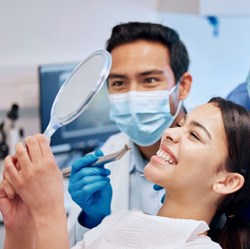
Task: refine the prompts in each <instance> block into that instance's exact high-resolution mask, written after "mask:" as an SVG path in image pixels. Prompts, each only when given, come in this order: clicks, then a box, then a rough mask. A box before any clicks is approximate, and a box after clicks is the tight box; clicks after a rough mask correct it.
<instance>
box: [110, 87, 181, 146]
mask: <svg viewBox="0 0 250 249" xmlns="http://www.w3.org/2000/svg"><path fill="white" fill-rule="evenodd" d="M176 89H177V85H176V86H175V87H173V88H172V89H171V90H170V91H168V90H159V91H148V92H147V91H129V92H127V93H121V94H110V95H109V101H110V112H109V116H110V119H111V120H112V121H114V122H115V123H116V125H117V127H118V128H119V129H120V130H121V131H122V132H124V133H126V134H127V135H128V136H129V137H130V138H131V139H132V140H133V141H134V142H135V143H136V144H138V145H141V146H150V145H152V144H154V143H156V142H157V141H158V140H159V139H160V138H161V136H162V134H163V132H164V130H165V129H166V128H168V127H170V126H171V125H172V123H173V121H174V120H175V118H176V116H177V115H178V113H179V110H180V107H181V103H182V102H179V104H178V108H177V111H176V113H175V115H172V114H171V112H170V102H169V96H170V95H171V94H172V93H174V92H175V90H176Z"/></svg>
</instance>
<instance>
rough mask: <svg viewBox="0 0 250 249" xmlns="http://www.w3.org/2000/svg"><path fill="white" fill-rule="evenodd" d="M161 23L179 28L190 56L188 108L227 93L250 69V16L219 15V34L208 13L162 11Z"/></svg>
mask: <svg viewBox="0 0 250 249" xmlns="http://www.w3.org/2000/svg"><path fill="white" fill-rule="evenodd" d="M160 22H161V23H163V24H165V25H168V26H170V27H172V28H174V29H175V30H177V31H178V32H179V34H180V36H181V39H182V40H183V41H184V43H185V44H186V46H187V48H188V51H189V54H190V58H191V64H190V72H191V74H192V75H193V87H192V91H191V94H190V96H189V97H188V99H187V101H186V105H187V107H188V109H192V108H193V107H195V106H196V105H198V104H201V103H204V102H205V101H208V100H209V98H211V97H213V96H215V95H219V96H222V97H226V95H227V94H228V93H229V91H231V90H232V89H233V88H234V87H235V86H236V85H237V84H239V83H241V82H243V81H244V80H245V78H246V76H247V73H248V71H249V69H250V32H249V30H250V17H249V16H245V17H241V16H237V17H230V16H227V17H223V18H222V17H221V18H219V35H218V37H215V36H213V28H212V26H211V25H210V24H209V22H208V21H207V19H206V18H205V17H202V16H194V15H182V14H175V15H173V14H172V15H171V14H166V13H165V14H161V21H160Z"/></svg>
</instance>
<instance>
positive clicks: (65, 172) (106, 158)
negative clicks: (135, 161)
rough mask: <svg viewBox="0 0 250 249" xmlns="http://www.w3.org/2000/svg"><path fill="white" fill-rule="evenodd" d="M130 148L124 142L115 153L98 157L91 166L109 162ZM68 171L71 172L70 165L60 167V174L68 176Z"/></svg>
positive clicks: (120, 156)
mask: <svg viewBox="0 0 250 249" xmlns="http://www.w3.org/2000/svg"><path fill="white" fill-rule="evenodd" d="M130 149H131V148H130V147H129V146H128V145H127V144H125V146H124V147H123V148H122V149H121V150H119V151H117V152H115V153H112V154H109V155H106V156H102V157H99V159H98V160H97V161H96V162H95V163H94V164H93V166H95V165H97V164H101V163H103V164H104V163H110V162H113V161H116V160H119V159H121V158H122V157H123V156H124V155H125V154H126V153H127V151H129V150H130ZM70 172H71V167H67V168H64V169H62V175H63V177H69V176H70Z"/></svg>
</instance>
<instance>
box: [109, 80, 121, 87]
mask: <svg viewBox="0 0 250 249" xmlns="http://www.w3.org/2000/svg"><path fill="white" fill-rule="evenodd" d="M124 85H125V83H124V82H123V81H113V82H110V83H109V86H110V87H121V86H124Z"/></svg>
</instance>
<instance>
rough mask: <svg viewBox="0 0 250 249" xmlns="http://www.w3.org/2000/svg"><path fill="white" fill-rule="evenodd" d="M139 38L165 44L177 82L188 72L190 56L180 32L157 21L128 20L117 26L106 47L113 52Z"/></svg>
mask: <svg viewBox="0 0 250 249" xmlns="http://www.w3.org/2000/svg"><path fill="white" fill-rule="evenodd" d="M139 40H145V41H150V42H158V43H161V44H162V45H164V46H165V47H166V48H167V49H168V51H169V54H170V66H171V68H172V70H173V73H174V76H175V81H176V83H177V82H178V81H179V79H180V78H181V76H182V75H183V74H184V73H185V72H187V70H188V66H189V56H188V52H187V49H186V47H185V45H184V44H183V42H182V41H181V40H180V38H179V35H178V33H177V32H176V31H175V30H173V29H171V28H169V27H166V26H163V25H161V24H155V23H143V22H128V23H124V24H120V25H117V26H115V27H114V28H113V29H112V33H111V37H110V38H109V39H108V41H107V43H106V48H107V50H108V51H109V52H111V51H112V50H113V49H114V48H116V47H118V46H120V45H123V44H128V43H132V42H135V41H139Z"/></svg>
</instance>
